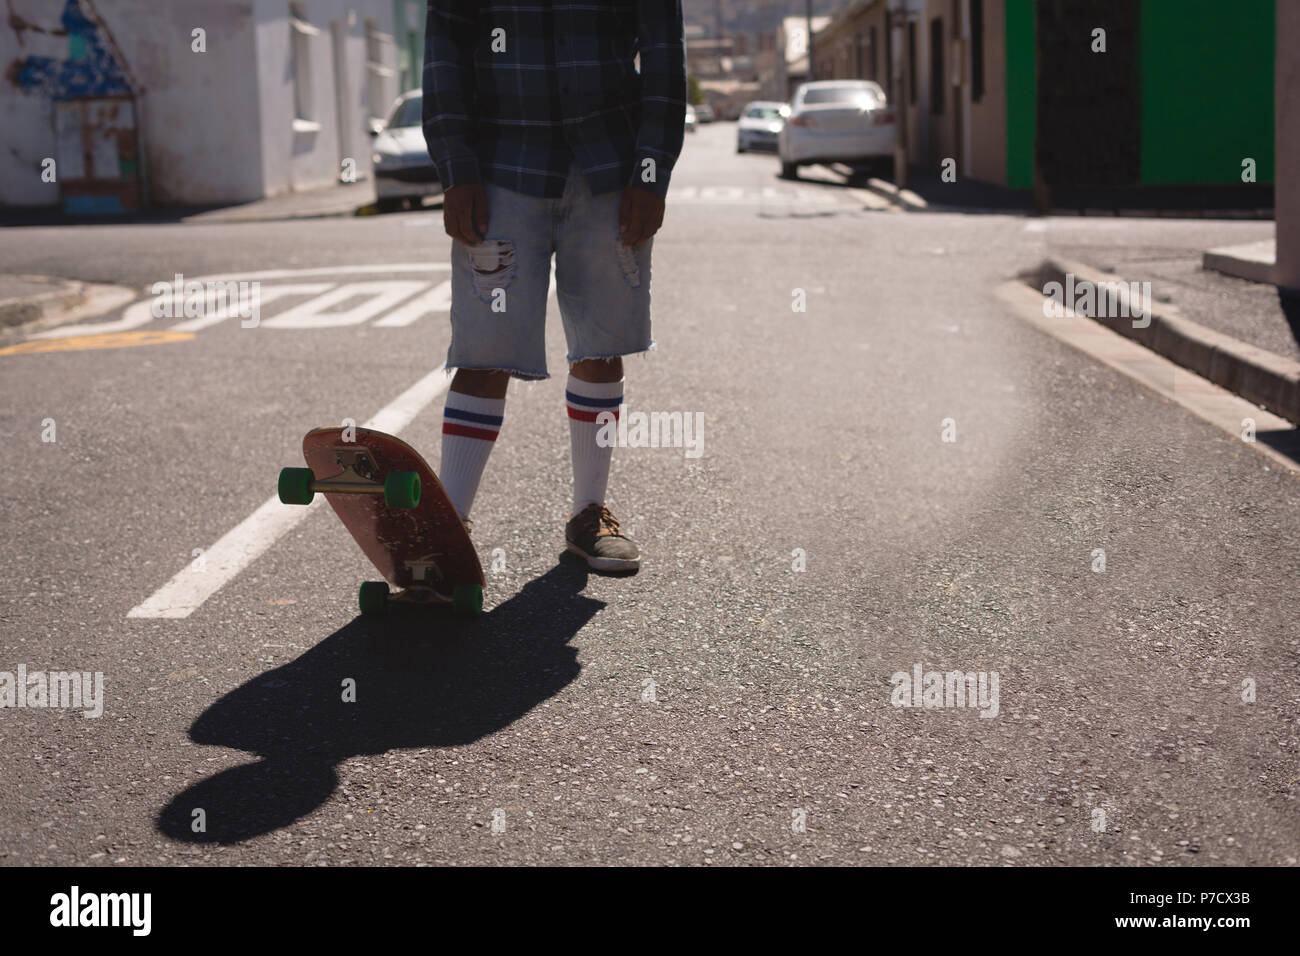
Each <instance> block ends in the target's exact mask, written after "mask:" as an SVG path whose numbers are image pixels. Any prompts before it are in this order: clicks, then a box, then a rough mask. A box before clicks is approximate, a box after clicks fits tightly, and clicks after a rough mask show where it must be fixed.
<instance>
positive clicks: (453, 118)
mask: <svg viewBox="0 0 1300 956" xmlns="http://www.w3.org/2000/svg"><path fill="white" fill-rule="evenodd" d="M475 22H476V21H475V17H474V12H473V3H472V0H429V13H428V19H427V21H426V23H425V28H424V79H423V86H424V112H423V116H422V120H423V125H424V142H425V145H426V146H427V147H428V149H429V158H430V159H432V160H433V163H434V165H435V166H436V167H437V168H438V179H439V180H441V181H442V188H443V189H450V188H452V187H453V186H462V185H466V184H470V183H477V182H481V181H482V180H481V178H480V175H479V166H478V156H477V155H476V154H475V152H474V148H473V137H474V128H475V119H474V114H475V88H474V42H475V38H474V25H475Z"/></svg>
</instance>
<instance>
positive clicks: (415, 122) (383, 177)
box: [370, 90, 442, 212]
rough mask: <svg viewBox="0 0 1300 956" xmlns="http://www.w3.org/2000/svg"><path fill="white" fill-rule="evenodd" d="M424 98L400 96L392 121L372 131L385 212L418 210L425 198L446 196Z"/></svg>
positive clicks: (417, 93)
mask: <svg viewBox="0 0 1300 956" xmlns="http://www.w3.org/2000/svg"><path fill="white" fill-rule="evenodd" d="M423 107H424V95H423V94H422V93H421V92H420V91H419V90H412V91H411V92H409V93H404V94H402V95H401V96H400V97H398V100H397V102H396V103H395V104H394V105H393V110H392V112H391V113H390V114H389V115H388V120H387V121H386V122H385V123H384V124H383V125H382V126H380V127H378V128H374V129H371V131H370V132H371V135H372V136H374V138H375V141H374V144H373V147H372V149H373V150H374V153H373V155H372V156H371V161H372V162H373V163H374V168H375V197H376V199H377V200H378V201H377V202H376V203H375V205H376V206H378V207H379V209H380V210H381V211H383V212H392V211H394V210H397V209H401V208H402V207H403V206H405V205H406V204H407V203H412V202H413V203H414V205H415V206H416V207H417V208H418V207H419V205H420V200H422V199H423V198H424V197H425V196H439V195H441V194H442V183H441V181H439V179H438V167H437V166H435V165H434V164H433V160H432V159H430V158H429V147H428V146H427V145H426V144H425V142H424V127H423V125H422V117H421V113H422V111H423Z"/></svg>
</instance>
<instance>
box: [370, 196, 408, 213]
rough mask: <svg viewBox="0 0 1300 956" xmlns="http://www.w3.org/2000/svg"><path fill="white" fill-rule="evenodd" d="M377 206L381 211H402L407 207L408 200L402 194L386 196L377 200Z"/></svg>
mask: <svg viewBox="0 0 1300 956" xmlns="http://www.w3.org/2000/svg"><path fill="white" fill-rule="evenodd" d="M375 208H376V209H378V210H379V211H380V212H401V211H402V210H403V209H405V208H406V200H405V199H403V198H402V197H400V196H386V197H384V198H383V199H376V200H375Z"/></svg>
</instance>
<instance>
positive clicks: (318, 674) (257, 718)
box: [157, 561, 604, 844]
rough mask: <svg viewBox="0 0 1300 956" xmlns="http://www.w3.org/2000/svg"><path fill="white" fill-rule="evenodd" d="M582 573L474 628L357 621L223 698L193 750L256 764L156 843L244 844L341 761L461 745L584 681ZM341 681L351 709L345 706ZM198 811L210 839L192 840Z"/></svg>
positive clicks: (168, 810)
mask: <svg viewBox="0 0 1300 956" xmlns="http://www.w3.org/2000/svg"><path fill="white" fill-rule="evenodd" d="M587 573H588V572H587V569H586V566H585V565H582V564H577V563H573V562H564V561H562V562H561V563H560V564H558V565H557V566H556V567H554V568H552V569H551V570H550V571H548V572H546V574H544V575H542V576H541V577H539V578H535V579H534V580H532V581H530V582H528V584H526V585H525V586H524V588H523V589H522V590H521V591H520V592H519V593H518V594H516V595H515V596H514V597H512V598H511V599H510V600H508V601H506V602H505V603H504V604H501V605H500V606H498V607H496V608H494V609H493V610H492V611H491V612H490V613H488V614H485V615H483V616H482V617H479V618H473V619H465V618H457V617H454V616H452V615H451V614H450V613H444V612H443V611H442V610H441V609H437V610H424V611H421V610H419V609H417V608H405V609H402V610H401V611H395V612H394V613H393V614H392V615H390V616H389V617H387V618H380V619H375V618H362V617H358V618H356V619H355V620H353V621H352V622H351V623H349V624H348V625H347V626H346V627H344V628H342V629H340V630H338V631H336V632H335V633H333V634H331V635H330V636H329V637H327V638H325V639H324V640H323V641H321V642H320V643H319V644H317V645H316V646H315V647H313V648H312V649H311V650H309V651H307V652H306V653H304V654H303V655H302V656H301V657H298V658H297V659H296V660H293V661H291V662H290V663H288V664H285V665H284V666H282V667H277V668H276V669H275V670H273V671H269V672H267V673H265V674H262V675H261V676H260V677H257V678H256V679H254V680H252V681H250V682H249V683H247V684H245V685H243V686H242V687H239V688H237V689H235V690H233V691H231V692H230V693H229V694H227V695H226V696H225V697H223V698H221V699H220V700H219V701H217V702H216V703H215V704H213V705H212V706H211V707H209V708H208V709H207V710H206V711H204V713H203V714H202V715H201V716H200V717H199V718H198V719H197V720H196V721H195V722H194V724H193V726H192V727H191V728H190V739H192V740H193V741H194V742H195V743H196V744H203V745H208V746H222V747H232V748H235V749H237V750H246V751H249V752H250V753H254V754H256V755H257V756H259V757H260V758H261V759H260V760H259V761H257V762H256V763H250V764H243V765H241V766H238V767H232V768H230V769H229V770H224V771H222V772H220V773H218V774H216V775H215V776H212V777H208V778H207V779H205V780H202V781H200V782H198V783H196V784H194V785H193V786H191V787H190V788H189V789H187V790H185V791H184V792H183V793H181V794H178V795H177V796H176V797H175V798H173V799H172V801H171V802H170V803H169V804H168V805H167V806H166V807H165V808H164V809H163V810H162V812H161V813H160V814H159V815H158V819H157V827H158V829H159V831H161V832H162V833H163V834H165V835H166V836H169V837H171V838H172V839H175V840H183V841H185V842H187V843H222V844H230V843H238V842H239V841H241V840H247V839H249V838H250V837H254V836H258V835H261V834H264V833H269V832H270V831H272V830H275V829H277V828H279V827H283V826H287V825H288V824H290V823H293V822H294V821H295V820H298V819H300V818H302V817H304V816H306V815H307V814H309V813H311V812H312V811H313V810H315V809H317V808H318V807H320V806H321V805H322V804H324V803H325V801H326V800H328V799H329V797H330V795H331V794H332V793H333V791H334V788H335V786H336V784H337V783H338V777H337V775H336V774H335V766H336V765H337V764H338V763H339V762H340V761H342V760H344V759H346V758H348V757H352V756H356V755H358V754H379V753H384V752H386V751H389V750H393V749H398V748H419V747H454V746H460V745H463V744H468V743H471V742H473V741H475V740H478V739H479V738H480V737H483V736H486V735H487V734H491V733H493V732H495V731H498V730H501V729H502V728H503V727H506V726H508V725H509V724H511V723H512V722H514V721H515V720H517V719H518V718H519V717H521V716H523V715H524V714H526V713H527V712H528V711H529V710H531V709H532V708H533V707H535V706H537V705H538V704H539V703H541V702H542V701H544V700H546V699H547V698H549V697H552V696H554V695H555V694H557V693H558V692H559V691H560V690H561V689H563V688H564V687H565V686H566V685H567V684H568V683H569V682H570V681H572V680H573V679H574V678H575V677H576V676H577V675H578V671H579V670H580V668H579V665H578V662H577V652H576V651H575V650H574V649H573V648H571V647H570V646H569V643H568V642H569V640H570V639H571V638H572V637H573V636H574V635H575V634H576V633H577V632H578V631H579V630H581V629H582V627H583V626H584V625H585V624H586V623H587V622H588V621H589V620H591V618H592V617H593V616H595V614H596V613H597V612H598V611H599V610H600V609H601V608H603V607H604V603H603V602H601V601H597V600H594V599H592V598H588V597H584V596H583V595H582V593H581V592H582V590H583V588H584V587H585V586H586V583H587ZM349 678H350V679H352V680H354V681H355V682H356V683H355V686H356V695H355V696H356V702H355V703H345V702H344V701H343V693H344V681H345V680H347V679H349ZM196 810H202V811H203V817H205V818H206V819H205V824H206V831H205V832H199V833H196V832H194V829H193V825H194V821H195V819H197V815H196V813H195V811H196Z"/></svg>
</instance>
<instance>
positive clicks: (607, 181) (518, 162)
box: [423, 0, 686, 198]
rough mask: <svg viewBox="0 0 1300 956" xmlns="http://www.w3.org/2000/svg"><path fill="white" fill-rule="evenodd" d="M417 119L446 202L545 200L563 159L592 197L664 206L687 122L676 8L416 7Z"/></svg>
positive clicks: (542, 2) (674, 0)
mask: <svg viewBox="0 0 1300 956" xmlns="http://www.w3.org/2000/svg"><path fill="white" fill-rule="evenodd" d="M637 53H640V56H641V71H640V72H639V73H638V72H637V71H636V68H635V66H634V65H633V62H632V60H633V57H634V56H635V55H636V54H637ZM423 119H424V139H425V142H426V143H427V144H428V147H429V155H430V157H432V159H433V161H434V164H435V165H436V166H437V167H438V178H439V179H441V180H442V184H443V187H444V188H446V189H450V188H451V187H453V186H460V185H462V184H465V183H478V182H483V181H487V182H491V183H494V184H496V185H498V186H504V187H505V188H507V189H513V190H515V191H516V192H521V193H525V194H527V195H530V196H543V197H550V198H558V197H560V196H561V195H563V193H564V182H565V179H566V178H567V175H568V172H569V168H570V165H571V164H572V162H573V161H574V160H575V159H576V160H577V161H578V162H579V163H580V164H581V166H582V170H583V172H584V173H585V174H586V177H587V182H588V184H589V185H590V187H591V191H592V192H593V193H602V192H609V191H611V190H614V189H623V188H624V187H627V186H634V185H635V186H640V187H642V188H644V189H648V190H650V191H651V192H653V193H655V194H657V195H659V196H664V195H666V194H667V192H668V179H669V176H670V175H671V174H672V168H673V164H674V163H675V162H676V160H677V155H678V153H680V152H681V148H682V133H683V130H684V128H685V123H686V57H685V48H684V42H683V37H682V5H681V0H588V2H586V3H563V2H560V0H517V2H515V3H495V2H491V0H429V17H428V26H427V27H426V29H425V34H424V117H423ZM647 160H649V161H652V162H647Z"/></svg>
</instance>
